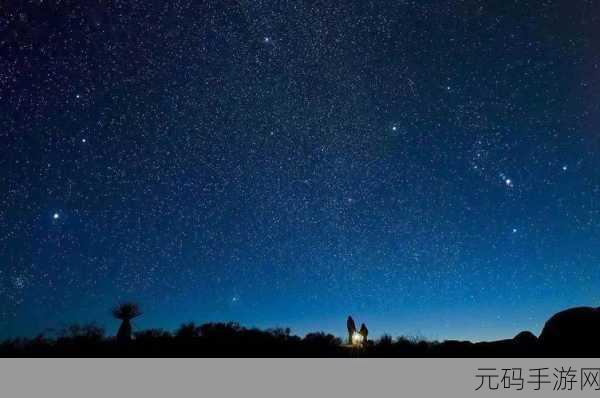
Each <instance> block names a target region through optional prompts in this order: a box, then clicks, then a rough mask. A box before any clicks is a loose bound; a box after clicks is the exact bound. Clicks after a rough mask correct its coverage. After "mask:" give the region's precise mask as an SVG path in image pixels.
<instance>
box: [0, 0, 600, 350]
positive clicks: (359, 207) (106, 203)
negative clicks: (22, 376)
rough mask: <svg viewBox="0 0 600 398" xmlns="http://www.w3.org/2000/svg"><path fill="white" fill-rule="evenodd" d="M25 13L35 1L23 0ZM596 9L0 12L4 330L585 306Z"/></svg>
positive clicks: (526, 4) (427, 322) (540, 316)
mask: <svg viewBox="0 0 600 398" xmlns="http://www.w3.org/2000/svg"><path fill="white" fill-rule="evenodd" d="M23 3H26V4H23ZM599 23H600V9H599V5H598V3H597V2H594V1H577V2H573V1H511V0H508V1H507V0H502V1H365V0H360V1H316V0H314V1H308V0H299V1H266V0H263V1H250V0H237V1H234V0H221V1H217V0H214V1H192V0H188V1H183V0H178V1H167V2H164V1H148V0H143V1H142V0H140V1H92V0H88V1H73V0H69V1H61V2H56V1H44V2H41V1H31V2H20V1H19V2H14V1H13V2H11V1H9V2H8V3H7V5H6V6H5V7H4V8H3V10H2V13H1V14H0V103H1V109H2V112H1V113H0V140H1V142H2V148H3V150H2V152H1V154H0V167H1V169H0V170H1V171H0V187H1V189H2V195H1V197H0V335H1V336H14V335H31V334H34V333H37V332H41V331H44V330H45V329H47V328H61V327H64V326H66V325H68V324H71V323H73V322H82V323H83V322H92V321H96V322H98V323H100V324H102V325H104V326H106V327H107V328H108V330H109V332H111V333H112V332H113V331H114V328H115V327H116V326H117V323H116V322H114V321H111V320H110V313H109V309H110V308H111V307H112V306H113V305H114V304H116V303H117V302H119V301H121V300H137V301H138V302H139V303H140V305H141V307H142V309H143V311H144V315H143V317H141V318H139V321H137V322H136V325H137V327H138V328H145V327H162V328H167V329H173V328H175V327H177V326H178V325H179V324H180V323H182V322H185V321H190V320H195V321H196V322H206V321H212V320H235V321H239V322H241V323H243V324H245V325H248V326H254V325H256V326H260V327H269V326H290V327H291V328H292V330H293V331H294V332H296V333H301V334H302V333H306V332H308V331H314V330H325V331H329V332H333V333H336V334H339V335H342V334H343V333H344V329H345V318H346V316H347V315H348V314H352V315H353V316H354V317H355V319H356V320H357V321H358V322H366V323H367V325H368V326H369V329H370V330H371V333H372V334H374V335H380V334H382V333H384V332H387V333H391V334H393V335H411V336H412V335H420V336H423V337H426V338H430V339H446V338H459V339H476V340H480V339H494V338H505V337H511V336H513V335H515V334H516V333H517V332H519V331H521V330H524V329H531V330H532V331H533V332H534V333H536V334H537V333H539V331H540V329H541V327H542V326H543V322H544V321H545V320H546V319H547V318H548V317H549V316H550V315H551V314H553V313H554V312H556V311H558V310H561V309H564V308H565V307H569V306H573V305H593V306H597V305H600V268H599V267H600V132H599V131H598V123H599V122H600V109H599V108H600V107H599V99H600V98H599V93H600V46H599V42H598V40H597V37H598V35H600V28H599V26H600V25H599Z"/></svg>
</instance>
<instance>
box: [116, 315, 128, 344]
mask: <svg viewBox="0 0 600 398" xmlns="http://www.w3.org/2000/svg"><path fill="white" fill-rule="evenodd" d="M117 341H118V342H119V343H128V342H130V341H131V322H129V319H123V322H122V323H121V326H120V327H119V330H118V331H117Z"/></svg>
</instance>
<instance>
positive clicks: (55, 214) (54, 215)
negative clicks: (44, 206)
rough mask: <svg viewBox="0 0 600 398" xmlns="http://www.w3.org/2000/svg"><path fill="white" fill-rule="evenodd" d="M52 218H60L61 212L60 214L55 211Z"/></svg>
mask: <svg viewBox="0 0 600 398" xmlns="http://www.w3.org/2000/svg"><path fill="white" fill-rule="evenodd" d="M52 218H53V219H55V220H58V219H59V218H60V214H58V213H54V214H53V215H52Z"/></svg>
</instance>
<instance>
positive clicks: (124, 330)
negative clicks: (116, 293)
mask: <svg viewBox="0 0 600 398" xmlns="http://www.w3.org/2000/svg"><path fill="white" fill-rule="evenodd" d="M112 314H113V316H114V317H115V318H117V319H120V320H121V321H122V322H121V326H120V327H119V330H118V331H117V341H118V342H119V343H127V342H129V341H131V320H132V319H133V318H136V317H138V316H140V315H142V312H141V311H140V307H139V306H138V305H137V304H135V303H123V304H120V305H118V306H117V307H115V308H114V309H113V311H112Z"/></svg>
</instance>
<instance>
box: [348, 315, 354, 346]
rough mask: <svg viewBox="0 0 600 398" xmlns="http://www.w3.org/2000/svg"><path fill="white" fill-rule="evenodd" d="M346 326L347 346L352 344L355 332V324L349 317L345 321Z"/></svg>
mask: <svg viewBox="0 0 600 398" xmlns="http://www.w3.org/2000/svg"><path fill="white" fill-rule="evenodd" d="M346 326H347V327H348V344H352V335H353V334H354V333H355V332H356V324H355V323H354V319H352V317H351V316H350V315H348V319H347V320H346Z"/></svg>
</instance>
